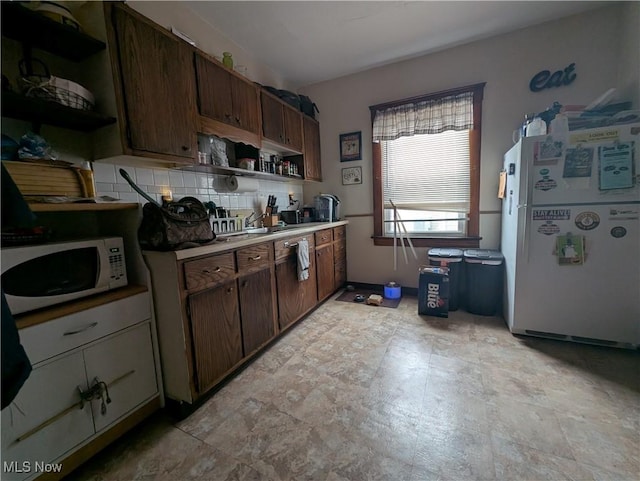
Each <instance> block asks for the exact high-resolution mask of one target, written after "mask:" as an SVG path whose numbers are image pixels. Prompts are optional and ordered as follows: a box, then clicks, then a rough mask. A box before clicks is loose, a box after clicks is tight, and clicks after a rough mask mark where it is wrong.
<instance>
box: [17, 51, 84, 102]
mask: <svg viewBox="0 0 640 481" xmlns="http://www.w3.org/2000/svg"><path fill="white" fill-rule="evenodd" d="M19 66H20V73H21V74H22V76H21V77H20V78H19V79H18V84H19V85H20V88H21V90H22V93H23V94H24V95H25V96H27V97H33V98H38V99H42V100H46V101H49V102H56V103H59V104H61V105H66V106H67V107H71V108H73V109H80V110H93V106H94V105H95V99H94V97H93V94H92V93H91V92H89V91H88V90H87V89H85V88H84V87H83V86H82V85H80V84H77V83H76V82H72V81H71V80H66V79H63V78H60V77H54V76H53V75H51V74H50V73H49V69H48V68H47V66H46V65H45V64H44V63H43V62H42V61H40V60H38V59H31V66H32V69H33V66H39V67H40V70H41V72H40V73H31V72H29V73H31V75H27V68H26V67H27V64H26V62H25V60H24V59H23V60H21V61H20V64H19Z"/></svg>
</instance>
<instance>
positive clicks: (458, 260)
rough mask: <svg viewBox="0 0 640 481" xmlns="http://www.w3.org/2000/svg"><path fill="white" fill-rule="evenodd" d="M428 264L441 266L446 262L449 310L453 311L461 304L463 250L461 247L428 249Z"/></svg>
mask: <svg viewBox="0 0 640 481" xmlns="http://www.w3.org/2000/svg"><path fill="white" fill-rule="evenodd" d="M427 255H428V257H429V264H430V265H432V266H441V265H443V263H446V264H447V267H448V268H449V310H450V311H455V310H457V309H458V308H459V307H460V305H461V304H462V287H463V285H464V284H463V282H464V281H463V279H464V270H463V269H464V264H463V262H462V259H463V255H464V252H462V250H461V249H443V248H433V249H429V252H428V253H427Z"/></svg>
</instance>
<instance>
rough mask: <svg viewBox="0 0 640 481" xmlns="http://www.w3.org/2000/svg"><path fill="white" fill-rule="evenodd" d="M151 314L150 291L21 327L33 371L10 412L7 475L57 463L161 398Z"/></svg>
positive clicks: (5, 430)
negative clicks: (52, 348)
mask: <svg viewBox="0 0 640 481" xmlns="http://www.w3.org/2000/svg"><path fill="white" fill-rule="evenodd" d="M150 316H151V311H150V299H149V294H148V293H147V292H144V293H140V294H137V295H134V296H130V297H127V298H125V299H121V300H118V301H114V302H110V303H107V304H104V305H102V306H98V307H94V308H91V309H87V310H84V311H82V312H77V313H74V314H72V315H69V316H65V317H61V318H58V319H54V320H52V321H49V322H46V323H43V324H38V325H35V326H32V327H28V328H25V329H22V330H21V331H20V335H21V339H22V343H23V345H24V347H25V350H26V352H27V354H28V355H29V357H30V359H32V363H33V371H32V373H31V375H30V376H29V378H28V379H27V381H26V383H25V384H24V386H23V388H22V389H21V390H20V392H19V393H18V395H17V396H16V398H15V399H14V401H13V402H12V403H11V405H9V406H8V407H7V408H5V409H4V410H3V411H2V462H3V473H2V479H3V480H5V479H6V480H26V479H33V478H35V477H37V476H38V475H40V474H43V471H42V469H45V465H46V464H47V463H49V466H48V469H55V465H54V463H61V462H62V461H63V460H65V458H67V457H68V456H70V455H71V454H73V453H74V452H75V451H77V450H78V449H79V448H80V447H81V446H84V445H86V444H88V443H90V442H92V441H94V440H97V438H99V437H100V435H101V434H102V433H104V432H105V431H106V430H108V429H109V428H111V427H113V426H115V425H116V424H118V423H119V422H120V421H122V420H124V419H125V418H127V416H129V415H130V414H132V413H134V412H135V411H136V410H137V409H138V408H141V407H142V406H145V405H147V404H148V403H149V402H150V401H153V400H157V398H158V396H159V390H158V383H157V376H156V368H155V361H154V353H153V347H152V346H153V344H152V337H151V324H150ZM77 331H80V332H77ZM69 333H72V334H69ZM65 334H66V335H65ZM74 336H79V337H74ZM70 338H72V339H82V342H78V341H74V342H70V341H69V339H70ZM45 341H47V342H45ZM45 344H46V345H45ZM51 346H57V350H58V352H57V353H55V355H53V356H52V354H54V353H53V352H52V351H51ZM34 360H37V361H34ZM39 469H40V471H38V470H39Z"/></svg>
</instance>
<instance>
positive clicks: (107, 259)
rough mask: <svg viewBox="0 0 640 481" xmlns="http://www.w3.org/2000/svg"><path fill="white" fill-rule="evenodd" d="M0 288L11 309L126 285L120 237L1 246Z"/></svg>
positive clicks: (44, 304) (31, 307)
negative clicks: (0, 286) (0, 274)
mask: <svg viewBox="0 0 640 481" xmlns="http://www.w3.org/2000/svg"><path fill="white" fill-rule="evenodd" d="M0 252H1V258H0V262H1V268H2V289H3V291H4V293H5V295H6V298H7V303H8V304H9V308H10V309H11V312H12V314H20V313H23V312H27V311H32V310H34V309H40V308H42V307H48V306H52V305H55V304H59V303H62V302H67V301H71V300H74V299H79V298H81V297H85V296H90V295H92V294H96V293H99V292H104V291H108V290H111V289H115V288H117V287H123V286H126V285H127V267H126V264H125V260H124V246H123V242H122V238H121V237H106V238H105V237H102V238H97V239H85V240H79V241H69V242H52V243H47V244H37V245H27V246H19V247H6V248H4V247H3V248H2V249H1V251H0Z"/></svg>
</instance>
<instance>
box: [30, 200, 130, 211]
mask: <svg viewBox="0 0 640 481" xmlns="http://www.w3.org/2000/svg"><path fill="white" fill-rule="evenodd" d="M29 208H30V209H31V211H32V212H83V211H86V212H96V211H107V210H127V209H137V208H138V204H137V203H135V202H126V203H125V202H113V203H93V202H74V203H69V204H66V203H64V204H54V203H44V202H29Z"/></svg>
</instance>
